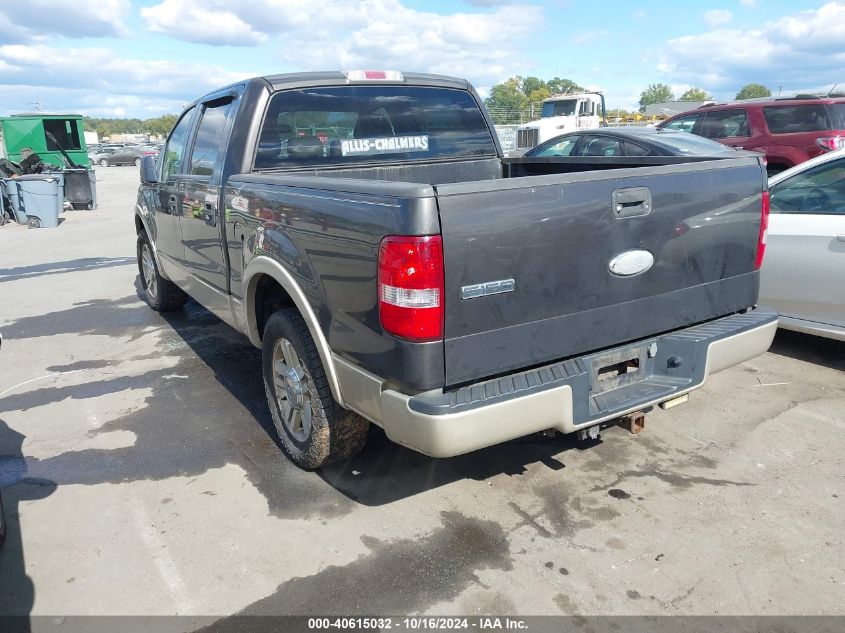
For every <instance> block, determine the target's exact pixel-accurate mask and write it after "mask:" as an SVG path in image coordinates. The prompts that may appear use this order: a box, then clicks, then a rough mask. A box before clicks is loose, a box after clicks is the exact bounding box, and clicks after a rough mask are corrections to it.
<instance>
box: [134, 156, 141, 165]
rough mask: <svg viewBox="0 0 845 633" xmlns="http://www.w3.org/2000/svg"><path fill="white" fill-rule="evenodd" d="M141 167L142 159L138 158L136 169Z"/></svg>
mask: <svg viewBox="0 0 845 633" xmlns="http://www.w3.org/2000/svg"><path fill="white" fill-rule="evenodd" d="M140 166H141V159H140V158H136V159H135V167H140Z"/></svg>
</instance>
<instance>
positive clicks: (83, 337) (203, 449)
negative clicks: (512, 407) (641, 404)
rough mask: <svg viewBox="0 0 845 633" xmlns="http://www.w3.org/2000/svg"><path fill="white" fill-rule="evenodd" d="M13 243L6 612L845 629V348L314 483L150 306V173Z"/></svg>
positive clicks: (4, 374)
mask: <svg viewBox="0 0 845 633" xmlns="http://www.w3.org/2000/svg"><path fill="white" fill-rule="evenodd" d="M98 179H99V183H98V187H99V197H100V207H99V209H98V210H96V211H93V212H85V211H75V212H67V213H65V215H64V218H65V219H64V222H63V223H62V225H61V226H60V227H59V228H57V229H40V230H27V229H26V228H25V227H21V226H18V225H11V226H4V227H0V331H2V333H3V335H4V338H5V341H4V345H3V350H2V352H0V361H2V362H0V485H2V486H3V487H4V488H3V501H4V503H5V505H6V515H7V519H8V522H9V526H8V529H9V533H8V536H7V539H6V543H5V545H4V546H3V548H2V550H0V613H6V614H9V613H12V614H27V613H33V614H50V615H58V614H77V615H84V614H161V615H168V614H183V615H184V614H188V615H220V616H224V615H228V614H232V613H236V612H242V613H247V614H265V613H273V614H276V613H284V614H313V613H317V614H326V613H333V614H346V615H351V614H358V613H362V612H363V613H374V614H385V613H390V614H410V613H430V614H614V615H622V614H651V615H669V614H702V615H703V614H735V615H747V614H755V615H760V614H771V615H777V614H845V589H844V587H845V584H844V583H845V543H843V540H844V537H843V535H844V534H845V532H843V517H845V512H843V508H844V507H845V505H843V504H845V474H843V465H845V457H843V455H845V414H843V411H845V345H843V344H841V343H836V342H834V341H827V340H824V339H818V338H814V337H809V336H804V335H798V334H792V333H788V332H782V333H780V334H779V335H778V337H777V338H776V340H775V344H774V346H773V348H772V350H771V351H770V352H769V353H767V354H765V355H764V356H761V357H759V358H757V359H754V360H753V361H751V362H748V363H745V364H744V365H741V366H739V367H735V368H732V369H729V370H727V371H724V372H722V373H720V374H718V375H716V376H714V377H713V378H712V379H711V380H710V381H709V382H708V384H707V386H706V387H705V388H704V389H702V390H699V391H697V392H695V393H694V394H693V395H692V396H691V399H690V402H689V403H688V404H686V405H684V406H682V407H678V408H676V409H672V410H670V411H666V412H663V411H659V410H656V411H654V412H653V413H651V414H650V415H649V417H648V423H647V426H646V430H645V431H644V432H643V433H642V434H640V435H631V434H629V433H628V432H627V431H625V430H623V429H622V428H620V427H610V428H607V429H605V430H604V431H603V432H602V434H601V439H600V441H597V442H593V443H579V442H577V441H575V440H574V439H573V438H570V437H560V436H558V437H557V438H555V439H548V438H545V437H541V436H535V437H528V438H524V439H522V440H519V441H516V442H511V443H509V444H506V445H502V446H498V447H494V448H491V449H488V450H484V451H480V452H477V453H474V454H471V455H467V456H464V457H459V458H454V459H449V460H439V461H438V460H433V459H429V458H426V457H423V456H421V455H418V454H416V453H413V452H411V451H408V450H406V449H403V448H400V447H398V446H395V445H393V444H391V443H390V442H388V441H387V440H386V439H385V438H384V435H383V434H382V433H381V431H380V430H378V429H374V430H373V431H372V433H371V437H370V441H369V444H368V447H367V448H366V449H365V451H364V453H363V454H361V455H360V456H359V457H357V458H356V459H354V460H353V461H352V462H351V463H346V464H341V465H337V466H334V467H331V468H328V469H326V470H324V471H323V472H320V473H307V472H303V471H300V470H298V469H297V468H296V467H294V466H292V465H291V464H290V463H289V462H288V461H287V459H286V458H285V457H284V456H283V455H282V453H281V452H280V449H279V448H278V446H277V443H276V441H275V439H274V433H273V430H272V424H271V422H270V418H269V414H268V412H267V410H266V404H265V400H264V394H263V388H262V385H261V379H260V374H259V360H260V353H259V351H258V350H256V349H254V348H252V347H251V346H250V344H249V342H248V341H247V340H246V339H245V338H243V337H241V336H240V335H239V334H237V333H235V332H234V331H233V330H231V329H229V328H228V327H227V326H226V325H224V324H222V323H221V322H219V321H218V320H216V319H215V318H214V317H212V316H211V315H210V314H209V313H208V312H206V311H205V310H203V309H202V308H200V307H199V306H197V305H196V304H193V303H189V305H188V307H187V308H186V309H185V310H184V311H181V312H177V313H172V314H168V315H159V314H156V313H154V312H152V311H151V310H149V309H148V308H147V307H146V306H145V305H144V304H143V302H142V301H141V300H140V299H139V296H138V292H139V288H140V284H139V281H138V270H137V266H136V264H135V235H134V227H133V222H132V210H133V204H134V198H135V192H136V188H137V183H138V170H137V169H136V168H133V167H112V168H101V169H99V170H98Z"/></svg>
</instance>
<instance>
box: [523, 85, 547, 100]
mask: <svg viewBox="0 0 845 633" xmlns="http://www.w3.org/2000/svg"><path fill="white" fill-rule="evenodd" d="M550 96H551V95H550V93H549V89H548V88H545V87H543V88H537V89H536V90H532V91H531V92H529V93H528V101H530V102H531V103H540V102H541V101H542V100H543V99H548V98H549V97H550Z"/></svg>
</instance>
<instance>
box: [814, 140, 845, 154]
mask: <svg viewBox="0 0 845 633" xmlns="http://www.w3.org/2000/svg"><path fill="white" fill-rule="evenodd" d="M816 145H818V146H819V147H821V148H822V149H823V150H825V151H827V152H832V151H834V150H837V149H842V148H843V147H845V136H827V137H823V138H817V139H816Z"/></svg>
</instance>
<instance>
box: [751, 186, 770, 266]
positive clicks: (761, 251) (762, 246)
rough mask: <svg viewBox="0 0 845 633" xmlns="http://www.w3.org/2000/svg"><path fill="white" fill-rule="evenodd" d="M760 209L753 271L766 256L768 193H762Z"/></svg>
mask: <svg viewBox="0 0 845 633" xmlns="http://www.w3.org/2000/svg"><path fill="white" fill-rule="evenodd" d="M760 206H761V209H760V237H759V238H757V258H756V259H755V260H754V270H759V269H760V266H762V265H763V255H765V254H766V238H767V237H768V236H769V192H768V191H764V192H763V200H762V203H761V205H760Z"/></svg>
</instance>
